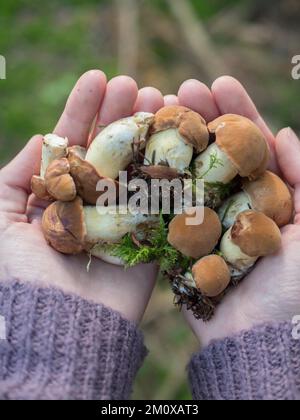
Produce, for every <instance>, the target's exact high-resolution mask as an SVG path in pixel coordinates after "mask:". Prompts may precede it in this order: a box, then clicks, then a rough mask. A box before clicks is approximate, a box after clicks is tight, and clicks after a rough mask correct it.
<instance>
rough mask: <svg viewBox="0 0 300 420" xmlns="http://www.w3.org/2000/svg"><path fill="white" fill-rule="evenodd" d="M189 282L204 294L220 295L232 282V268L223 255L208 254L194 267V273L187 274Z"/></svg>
mask: <svg viewBox="0 0 300 420" xmlns="http://www.w3.org/2000/svg"><path fill="white" fill-rule="evenodd" d="M185 277H186V278H187V284H188V285H189V286H191V287H194V288H196V289H197V290H199V291H200V292H201V293H202V294H203V295H204V296H207V297H210V298H213V297H217V296H219V295H220V294H221V293H223V292H224V290H225V289H226V288H227V287H228V285H229V283H230V279H231V276H230V270H229V267H228V265H227V264H226V262H225V261H224V260H223V258H222V257H220V256H218V255H208V256H206V257H203V258H201V259H200V260H199V261H197V262H196V264H194V265H193V267H192V273H187V274H186V275H185Z"/></svg>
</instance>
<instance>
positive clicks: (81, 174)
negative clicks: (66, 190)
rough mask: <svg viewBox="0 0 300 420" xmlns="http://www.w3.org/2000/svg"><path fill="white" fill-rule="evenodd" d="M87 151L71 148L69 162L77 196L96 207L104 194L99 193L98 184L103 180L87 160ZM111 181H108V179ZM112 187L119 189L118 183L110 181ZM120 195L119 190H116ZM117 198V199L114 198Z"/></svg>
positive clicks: (76, 147) (80, 148)
mask: <svg viewBox="0 0 300 420" xmlns="http://www.w3.org/2000/svg"><path fill="white" fill-rule="evenodd" d="M85 155H86V149H84V148H83V147H80V146H73V147H70V148H69V154H68V160H69V163H70V173H71V175H72V177H73V179H74V182H75V185H76V190H77V194H78V195H79V196H80V197H81V198H82V199H83V200H84V201H85V202H86V203H87V204H92V205H96V204H97V200H98V198H99V197H100V196H101V195H102V194H103V192H102V191H97V184H98V182H99V181H100V180H101V179H105V178H103V177H102V176H101V175H100V174H99V173H98V171H97V170H96V168H94V166H93V165H92V164H91V163H89V162H87V161H86V160H85ZM106 180H107V181H109V180H108V179H106ZM110 181H111V183H112V185H113V186H115V187H117V186H118V182H117V181H115V180H110ZM116 193H118V188H116ZM113 198H115V197H113Z"/></svg>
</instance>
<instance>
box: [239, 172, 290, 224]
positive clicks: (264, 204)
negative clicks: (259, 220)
mask: <svg viewBox="0 0 300 420" xmlns="http://www.w3.org/2000/svg"><path fill="white" fill-rule="evenodd" d="M243 189H244V191H245V192H246V193H247V194H248V196H249V197H250V199H251V205H252V209H253V210H256V211H259V212H261V213H264V214H265V215H266V216H268V217H270V219H272V220H274V222H275V223H276V224H277V225H278V226H279V227H282V226H285V225H287V224H288V223H289V222H290V220H291V218H292V215H293V199H292V195H291V193H290V191H289V189H288V187H287V185H286V184H285V183H284V182H283V181H282V179H280V178H279V176H277V175H275V174H273V173H272V172H269V171H267V172H265V173H264V174H263V175H262V176H261V177H260V178H258V179H257V180H256V181H253V182H250V181H248V180H244V182H243Z"/></svg>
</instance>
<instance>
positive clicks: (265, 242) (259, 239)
mask: <svg viewBox="0 0 300 420" xmlns="http://www.w3.org/2000/svg"><path fill="white" fill-rule="evenodd" d="M280 247H281V233H280V230H279V227H278V226H277V225H276V223H275V222H274V221H273V220H272V219H270V218H269V217H267V216H266V215H264V214H263V213H260V212H256V211H253V210H248V211H244V212H242V213H240V214H239V215H238V216H237V218H236V221H235V223H234V225H233V226H232V227H231V228H230V229H229V230H228V231H227V232H226V233H225V235H224V236H223V238H222V240H221V245H220V250H221V253H222V256H223V258H224V259H225V261H226V262H227V263H228V264H230V265H231V267H232V268H233V269H235V270H239V271H240V272H241V273H243V274H246V273H247V272H248V270H249V269H250V268H251V267H252V266H253V265H254V264H255V262H256V261H257V260H258V258H260V257H264V256H267V255H271V254H274V253H276V252H277V251H278V250H279V249H280Z"/></svg>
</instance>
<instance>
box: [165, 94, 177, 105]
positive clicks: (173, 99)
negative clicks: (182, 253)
mask: <svg viewBox="0 0 300 420" xmlns="http://www.w3.org/2000/svg"><path fill="white" fill-rule="evenodd" d="M164 101H165V106H177V105H179V100H178V96H176V95H166V96H165V97H164Z"/></svg>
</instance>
